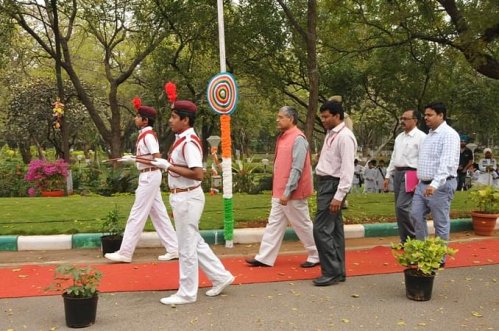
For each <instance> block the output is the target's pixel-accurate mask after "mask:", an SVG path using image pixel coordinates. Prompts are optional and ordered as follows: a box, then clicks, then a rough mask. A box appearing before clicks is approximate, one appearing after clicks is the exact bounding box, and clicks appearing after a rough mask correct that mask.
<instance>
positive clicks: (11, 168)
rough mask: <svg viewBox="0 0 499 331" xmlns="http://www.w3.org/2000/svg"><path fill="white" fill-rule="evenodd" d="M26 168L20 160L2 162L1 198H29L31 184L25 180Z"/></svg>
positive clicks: (0, 166)
mask: <svg viewBox="0 0 499 331" xmlns="http://www.w3.org/2000/svg"><path fill="white" fill-rule="evenodd" d="M25 172H26V166H25V165H24V164H23V163H22V162H21V161H20V160H18V159H15V158H10V157H7V158H3V157H2V159H1V160H0V197H23V196H27V194H28V193H27V192H28V188H29V187H30V184H29V183H28V182H26V181H25V180H24V173H25Z"/></svg>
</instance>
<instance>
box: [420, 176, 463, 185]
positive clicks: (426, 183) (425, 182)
mask: <svg viewBox="0 0 499 331" xmlns="http://www.w3.org/2000/svg"><path fill="white" fill-rule="evenodd" d="M454 178H456V177H453V176H449V177H447V178H445V180H451V179H454ZM432 181H433V179H430V180H422V181H421V183H423V184H425V185H428V184H431V182H432Z"/></svg>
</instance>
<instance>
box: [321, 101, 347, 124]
mask: <svg viewBox="0 0 499 331" xmlns="http://www.w3.org/2000/svg"><path fill="white" fill-rule="evenodd" d="M319 111H320V112H321V113H322V112H325V111H329V113H330V114H331V115H337V114H339V115H340V120H343V119H344V118H345V112H344V110H343V107H342V106H341V103H339V102H337V101H326V102H325V103H323V104H322V106H321V108H320V110H319Z"/></svg>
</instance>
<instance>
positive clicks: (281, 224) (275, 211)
mask: <svg viewBox="0 0 499 331" xmlns="http://www.w3.org/2000/svg"><path fill="white" fill-rule="evenodd" d="M288 223H289V224H291V226H292V227H293V229H294V230H295V233H296V235H297V236H298V239H300V241H301V242H302V244H303V246H304V247H305V250H306V251H307V253H308V258H307V261H308V262H312V263H317V262H319V253H318V252H317V247H315V241H314V234H313V223H312V221H311V220H310V213H309V210H308V201H307V199H300V200H289V201H288V204H287V205H286V206H283V205H281V204H280V203H279V199H278V198H272V209H271V210H270V215H269V218H268V223H267V226H266V227H265V231H264V233H263V238H262V243H261V244H260V251H259V252H258V254H257V255H256V256H255V259H256V260H258V261H260V262H262V263H265V264H267V265H270V266H273V265H274V263H275V260H276V259H277V255H278V254H279V248H280V247H281V243H282V239H283V238H284V234H285V232H286V228H287V226H288Z"/></svg>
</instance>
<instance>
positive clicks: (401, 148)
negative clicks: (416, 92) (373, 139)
mask: <svg viewBox="0 0 499 331" xmlns="http://www.w3.org/2000/svg"><path fill="white" fill-rule="evenodd" d="M417 124H418V114H417V111H416V110H407V111H405V112H404V114H403V115H402V116H401V117H400V126H401V127H402V129H403V130H404V131H403V132H401V133H400V134H399V135H398V136H397V138H395V145H394V146H393V152H392V157H391V159H390V164H389V165H388V169H387V171H386V176H385V181H384V188H385V191H386V190H387V189H388V184H389V181H390V177H392V176H393V177H392V178H393V191H394V193H395V215H396V217H397V225H398V230H399V236H400V241H401V242H402V243H404V242H405V241H406V239H407V237H409V238H411V239H414V238H415V233H414V222H413V221H412V219H411V208H412V197H413V195H414V191H413V190H412V188H407V187H406V184H407V183H406V176H410V175H411V172H413V171H416V167H417V165H418V155H419V147H420V146H421V143H422V142H423V140H424V139H425V137H426V134H425V133H424V132H423V131H421V130H419V129H418V128H417V126H416V125H417Z"/></svg>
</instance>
